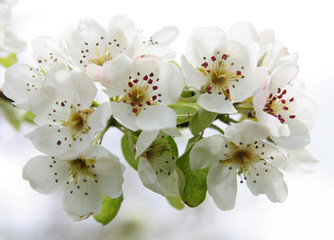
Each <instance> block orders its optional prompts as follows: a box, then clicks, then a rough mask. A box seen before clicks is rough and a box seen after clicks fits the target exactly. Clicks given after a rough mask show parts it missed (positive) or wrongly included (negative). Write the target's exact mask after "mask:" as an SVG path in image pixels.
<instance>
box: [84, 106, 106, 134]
mask: <svg viewBox="0 0 334 240" xmlns="http://www.w3.org/2000/svg"><path fill="white" fill-rule="evenodd" d="M110 117H111V109H110V103H109V102H105V103H102V104H101V105H100V106H99V107H98V108H97V109H95V110H94V112H93V113H92V114H91V115H90V116H89V117H88V118H87V124H88V126H90V131H93V132H94V133H95V134H96V133H98V132H101V131H102V130H103V129H104V128H105V126H106V124H107V121H108V119H109V118H110Z"/></svg>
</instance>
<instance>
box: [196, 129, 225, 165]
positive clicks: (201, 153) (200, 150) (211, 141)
mask: <svg viewBox="0 0 334 240" xmlns="http://www.w3.org/2000/svg"><path fill="white" fill-rule="evenodd" d="M224 145H225V141H224V138H223V137H222V136H221V135H214V136H211V137H207V138H204V139H202V140H200V141H199V142H198V143H196V144H195V146H194V147H193V149H192V150H191V152H190V155H189V164H190V169H192V170H193V169H200V168H206V167H211V166H212V165H214V164H216V163H218V162H219V160H221V159H222V158H223V156H224V153H225V152H226V150H225V147H224Z"/></svg>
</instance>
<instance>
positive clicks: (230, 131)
mask: <svg viewBox="0 0 334 240" xmlns="http://www.w3.org/2000/svg"><path fill="white" fill-rule="evenodd" d="M268 136H269V130H268V129H267V128H266V127H263V126H261V125H260V124H257V123H254V122H242V123H239V124H236V125H233V126H231V127H228V128H227V129H226V131H225V135H224V136H222V135H215V136H211V137H208V138H205V139H203V140H201V141H199V142H198V143H197V144H196V145H195V146H194V147H193V149H192V151H191V152H190V162H189V163H190V169H201V168H207V167H210V171H209V174H208V178H207V186H208V192H209V194H210V195H211V196H212V198H213V200H214V202H215V203H216V205H217V206H218V207H219V208H220V209H222V210H230V209H232V208H234V205H235V198H236V193H237V177H239V178H240V182H241V183H243V182H244V181H246V182H247V186H248V187H249V189H250V191H251V192H252V193H253V194H254V195H259V194H266V195H267V197H268V198H269V199H270V200H271V201H272V202H283V201H284V200H285V199H286V197H287V193H288V190H287V185H286V184H285V182H284V180H283V174H282V173H281V172H280V171H279V168H281V169H285V168H286V166H287V161H286V158H285V156H284V155H283V154H282V153H281V152H279V151H278V149H277V148H276V147H275V146H274V145H272V144H270V143H269V142H267V141H266V140H265V139H266V138H267V137H268Z"/></svg>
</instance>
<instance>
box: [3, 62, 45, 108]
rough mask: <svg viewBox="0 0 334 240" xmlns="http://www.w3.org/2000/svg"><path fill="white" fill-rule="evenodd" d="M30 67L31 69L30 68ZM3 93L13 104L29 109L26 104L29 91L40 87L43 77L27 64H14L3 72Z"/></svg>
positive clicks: (31, 91)
mask: <svg viewBox="0 0 334 240" xmlns="http://www.w3.org/2000/svg"><path fill="white" fill-rule="evenodd" d="M30 69H31V70H30ZM5 79H6V80H5V82H4V85H3V92H4V94H5V95H6V96H7V97H8V98H10V99H12V100H14V101H15V103H14V104H15V105H16V106H18V107H20V108H23V109H26V110H30V109H29V106H28V102H29V97H30V96H31V93H33V92H34V91H36V90H37V89H38V88H40V87H41V84H42V81H43V78H42V77H40V76H39V74H38V72H37V71H36V69H34V68H32V67H31V66H29V65H24V64H14V65H13V66H11V67H10V68H9V69H8V70H7V71H6V73H5Z"/></svg>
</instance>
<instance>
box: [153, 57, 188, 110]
mask: <svg viewBox="0 0 334 240" xmlns="http://www.w3.org/2000/svg"><path fill="white" fill-rule="evenodd" d="M159 70H160V74H159V79H160V80H159V89H158V90H160V91H161V95H162V96H161V97H160V100H161V104H164V105H170V104H174V103H176V102H177V101H178V100H179V98H180V95H181V92H182V89H183V77H182V74H181V71H180V69H179V68H178V67H177V66H176V65H175V64H173V63H164V64H161V65H160V68H159Z"/></svg>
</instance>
